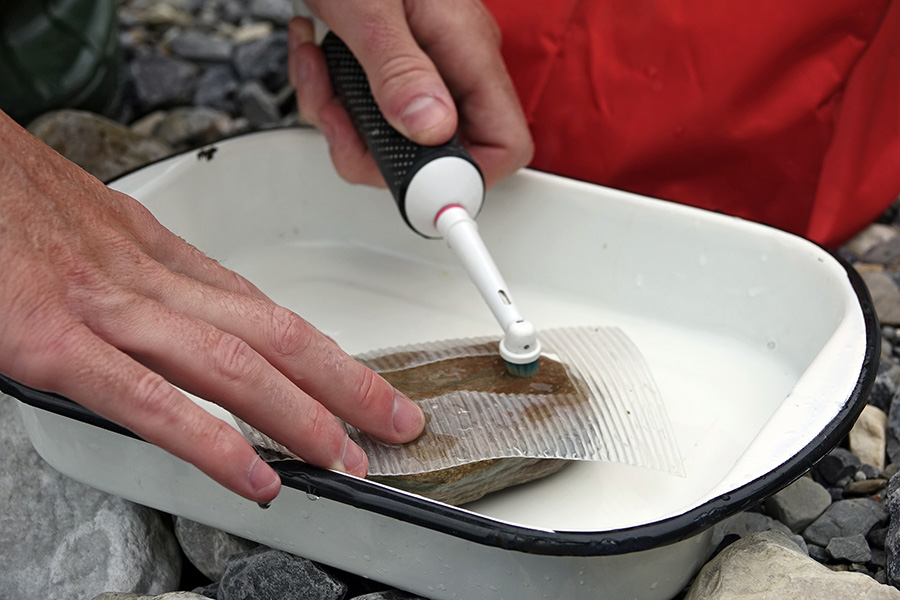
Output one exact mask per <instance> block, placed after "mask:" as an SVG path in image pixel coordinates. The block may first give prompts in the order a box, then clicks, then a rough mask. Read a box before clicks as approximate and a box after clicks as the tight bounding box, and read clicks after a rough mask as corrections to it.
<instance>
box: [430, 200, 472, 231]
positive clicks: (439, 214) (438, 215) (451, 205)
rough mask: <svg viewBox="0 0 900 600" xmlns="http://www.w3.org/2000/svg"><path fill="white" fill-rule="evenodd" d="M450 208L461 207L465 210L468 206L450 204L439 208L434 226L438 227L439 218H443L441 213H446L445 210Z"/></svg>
mask: <svg viewBox="0 0 900 600" xmlns="http://www.w3.org/2000/svg"><path fill="white" fill-rule="evenodd" d="M448 208H461V209H463V210H465V209H466V207H465V206H463V205H462V204H448V205H447V206H445V207H444V208H442V209H441V210H439V211H438V213H437V214H436V215H435V216H434V226H435V227H437V222H438V219H440V218H441V215H442V214H444V211H445V210H447V209H448Z"/></svg>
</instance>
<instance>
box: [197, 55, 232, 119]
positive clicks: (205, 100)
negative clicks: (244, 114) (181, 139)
mask: <svg viewBox="0 0 900 600" xmlns="http://www.w3.org/2000/svg"><path fill="white" fill-rule="evenodd" d="M239 87H240V81H238V78H237V75H236V74H235V72H234V69H232V68H231V67H230V66H228V65H216V66H213V67H210V68H208V69H206V70H205V71H204V72H203V74H202V75H201V76H200V78H199V79H198V80H197V88H196V90H195V91H194V104H196V105H199V106H209V107H212V108H218V109H220V110H224V111H226V112H228V113H230V114H232V115H233V114H236V113H237V102H236V100H235V96H236V94H237V91H238V88H239Z"/></svg>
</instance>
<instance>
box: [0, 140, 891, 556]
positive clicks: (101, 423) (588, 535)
mask: <svg viewBox="0 0 900 600" xmlns="http://www.w3.org/2000/svg"><path fill="white" fill-rule="evenodd" d="M248 135H260V133H259V132H256V133H251V134H245V136H248ZM245 136H241V137H245ZM195 151H196V149H195V150H191V151H188V152H186V153H185V154H189V153H190V152H195ZM170 158H171V157H169V158H164V159H162V160H161V161H156V162H162V161H165V160H169V159H170ZM147 166H148V165H143V166H142V167H141V168H145V167H147ZM123 176H124V175H123ZM825 250H826V251H827V252H829V253H830V254H831V255H832V257H834V259H835V260H837V261H838V263H839V264H841V265H842V266H843V268H844V269H845V271H846V272H847V277H848V279H849V281H850V284H851V286H852V288H853V290H854V292H855V293H856V297H857V300H858V302H859V307H860V309H861V311H862V315H863V320H864V322H865V327H866V350H865V356H864V359H863V363H862V368H861V370H860V373H859V376H858V378H857V381H856V385H855V386H854V389H853V391H852V392H851V394H850V396H849V397H848V399H847V401H846V402H845V403H844V405H843V406H842V407H841V409H840V411H839V412H838V414H837V415H836V416H835V418H834V419H832V420H831V422H829V423H828V425H827V426H826V427H825V428H824V429H823V430H822V431H820V432H819V434H818V435H817V436H816V437H815V438H814V439H813V440H812V441H811V442H810V443H809V444H807V445H806V446H805V447H804V448H803V449H802V450H801V451H800V452H798V453H797V454H796V455H794V456H792V457H790V458H788V459H787V460H785V461H784V462H783V463H782V464H781V465H779V466H778V467H777V468H775V469H773V470H772V471H770V472H768V473H765V474H763V475H762V476H760V477H758V478H757V479H754V480H753V481H750V482H748V483H746V484H744V485H742V486H741V487H739V488H737V489H735V490H732V491H730V492H728V493H727V494H723V495H722V496H719V497H717V498H714V499H712V500H709V501H707V502H705V503H703V504H701V505H699V506H697V507H695V508H692V509H691V510H688V511H686V512H683V513H681V514H679V515H676V516H674V517H669V518H666V519H661V520H659V521H654V522H651V523H645V524H641V525H636V526H633V527H626V528H622V529H613V530H607V531H596V532H592V531H543V530H537V529H531V528H528V527H522V526H518V525H513V524H510V523H506V522H503V521H497V520H495V519H492V518H489V517H484V516H481V515H478V514H475V513H472V512H469V511H467V510H465V509H462V508H456V507H453V506H449V505H446V504H441V503H439V502H434V501H432V500H429V499H427V498H423V497H420V496H415V495H412V494H408V493H406V492H401V491H398V490H394V489H392V488H389V487H386V486H383V485H379V484H376V483H373V482H371V481H367V480H364V479H358V478H355V477H349V476H346V475H343V474H341V473H336V472H333V471H328V470H326V469H321V468H318V467H314V466H311V465H308V464H306V463H302V462H299V461H278V462H273V463H271V464H272V467H273V468H274V469H275V470H276V471H277V472H278V474H279V475H280V476H281V478H282V482H283V484H284V485H285V486H287V487H291V488H294V489H297V490H300V491H302V492H305V493H307V494H312V495H315V496H319V497H322V498H327V499H330V500H333V501H336V502H340V503H342V504H347V505H349V506H353V507H356V508H359V509H361V510H367V511H370V512H373V513H377V514H380V515H384V516H387V517H391V518H394V519H397V520H400V521H404V522H407V523H411V524H414V525H418V526H421V527H423V528H427V529H431V530H434V531H437V532H441V533H445V534H448V535H451V536H454V537H457V538H461V539H464V540H468V541H471V542H475V543H479V544H484V545H488V546H495V547H498V548H502V549H506V550H515V551H519V552H526V553H530V554H540V555H550V556H610V555H617V554H626V553H629V552H639V551H643V550H650V549H652V548H656V547H659V546H665V545H668V544H673V543H675V542H678V541H681V540H684V539H687V538H690V537H693V536H695V535H697V534H698V533H700V532H701V531H703V530H705V529H707V528H708V527H711V526H712V525H715V524H716V523H718V522H719V521H721V520H723V519H724V518H726V517H728V516H731V515H733V514H736V513H738V512H740V511H742V510H745V509H747V508H750V507H752V506H754V505H756V504H757V503H759V502H760V501H761V500H764V499H765V498H767V497H769V496H771V495H772V494H774V493H775V492H777V491H779V490H781V489H782V488H784V487H785V486H787V485H788V484H790V483H791V482H793V481H794V480H796V479H797V478H799V477H800V476H801V475H803V474H804V473H806V472H807V471H808V470H809V469H810V468H812V466H813V465H815V464H816V463H817V462H818V461H819V460H821V459H822V458H823V457H824V456H825V455H826V454H827V453H828V452H830V451H831V450H832V449H833V448H834V447H835V446H837V444H838V443H840V441H841V440H842V439H843V438H844V437H845V436H846V435H847V434H848V433H849V431H850V428H851V427H852V426H853V424H854V423H855V422H856V419H857V417H858V416H859V414H860V413H861V412H862V410H863V408H864V407H865V404H866V399H867V397H868V394H869V391H870V389H871V387H872V384H873V383H874V381H875V376H876V375H877V371H878V360H879V353H880V348H881V331H880V327H879V324H878V318H877V316H876V314H875V308H874V305H873V303H872V299H871V296H870V295H869V291H868V289H867V288H866V286H865V284H864V282H863V280H862V278H861V277H860V276H859V274H858V273H857V272H856V271H855V270H854V269H853V268H852V267H851V266H850V265H849V264H848V263H847V262H846V261H844V260H843V259H842V258H841V257H840V256H839V255H837V254H835V253H833V252H831V251H829V250H827V249H825ZM0 391H2V392H4V393H6V394H8V395H10V396H12V397H14V398H17V399H18V400H19V401H21V402H24V403H25V404H28V405H30V406H33V407H35V408H38V409H42V410H45V411H49V412H52V413H55V414H57V415H60V416H63V417H67V418H71V419H75V420H78V421H82V422H84V423H88V424H90V425H93V426H96V427H100V428H103V429H106V430H109V431H112V432H114V433H118V434H121V435H125V436H129V437H132V438H135V439H138V440H141V438H139V437H138V436H137V435H135V434H134V433H132V432H131V431H129V430H128V429H126V428H124V427H122V426H120V425H117V424H116V423H113V422H112V421H109V420H108V419H106V418H104V417H102V416H100V415H98V414H96V413H94V412H92V411H90V410H88V409H86V408H84V407H82V406H81V405H79V404H77V403H75V402H73V401H71V400H69V399H67V398H64V397H62V396H59V395H57V394H52V393H48V392H42V391H39V390H35V389H33V388H30V387H28V386H25V385H22V384H21V383H18V382H16V381H14V380H13V379H10V378H9V377H7V376H5V375H3V374H0ZM141 441H143V440H141ZM144 443H147V442H144Z"/></svg>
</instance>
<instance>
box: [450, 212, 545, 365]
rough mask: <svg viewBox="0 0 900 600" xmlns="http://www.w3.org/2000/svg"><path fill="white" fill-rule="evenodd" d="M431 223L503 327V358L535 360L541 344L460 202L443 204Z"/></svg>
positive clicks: (501, 348) (525, 360)
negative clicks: (442, 207)
mask: <svg viewBox="0 0 900 600" xmlns="http://www.w3.org/2000/svg"><path fill="white" fill-rule="evenodd" d="M435 226H436V228H437V230H438V232H439V233H440V234H441V237H443V238H444V240H445V241H446V242H447V245H448V246H450V249H451V250H453V252H454V254H456V256H457V258H458V259H459V261H460V262H461V263H462V265H463V268H464V269H465V270H466V273H468V274H469V277H470V278H471V279H472V282H473V283H474V284H475V287H476V288H477V289H478V292H479V293H480V294H481V297H482V298H484V300H485V302H487V305H488V307H489V308H490V309H491V312H492V313H494V317H495V318H496V319H497V322H498V323H500V327H502V328H503V332H504V334H505V336H504V339H503V342H502V343H501V345H500V353H501V355H503V358H504V359H506V360H510V361H511V362H515V363H520V364H521V363H529V362H532V361H534V360H537V358H538V357H539V356H540V354H541V347H540V343H539V342H538V340H537V333H536V332H535V329H534V326H533V325H531V323H529V322H528V321H525V319H523V318H522V314H521V313H520V312H519V309H518V308H517V307H516V303H515V302H513V299H512V295H511V294H510V293H509V288H508V287H507V286H506V282H505V281H504V280H503V276H502V275H501V274H500V271H499V270H498V269H497V265H496V264H495V263H494V259H493V258H492V257H491V254H490V252H488V249H487V247H485V245H484V241H483V240H482V239H481V235H480V234H479V233H478V225H477V224H476V223H475V221H474V220H473V219H472V217H471V216H470V215H469V213H468V211H466V209H465V208H463V207H462V206H460V205H449V206H446V207H444V209H443V210H441V211H440V213H438V216H437V218H436V219H435Z"/></svg>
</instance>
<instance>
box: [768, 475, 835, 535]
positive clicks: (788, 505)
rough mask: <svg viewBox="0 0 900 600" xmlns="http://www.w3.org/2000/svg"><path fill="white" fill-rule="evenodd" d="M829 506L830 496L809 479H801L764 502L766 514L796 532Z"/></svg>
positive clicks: (820, 486)
mask: <svg viewBox="0 0 900 600" xmlns="http://www.w3.org/2000/svg"><path fill="white" fill-rule="evenodd" d="M829 505H831V495H830V494H829V493H828V490H826V489H825V488H824V487H823V486H822V485H820V484H818V483H816V482H815V481H813V480H812V479H811V478H809V477H801V478H800V479H798V480H797V481H795V482H794V483H792V484H791V485H789V486H787V487H786V488H784V489H783V490H781V491H780V492H778V493H777V494H775V495H773V496H771V497H770V498H768V499H767V500H766V512H767V513H769V515H771V516H772V517H774V518H776V519H778V520H779V521H781V522H782V523H784V524H785V525H787V526H788V527H789V528H790V529H791V531H793V532H798V531H801V530H802V529H804V528H805V527H806V526H808V525H809V524H810V523H812V522H813V521H814V520H816V518H817V517H818V516H819V515H821V514H822V513H823V512H824V511H825V509H826V508H828V506H829Z"/></svg>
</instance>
